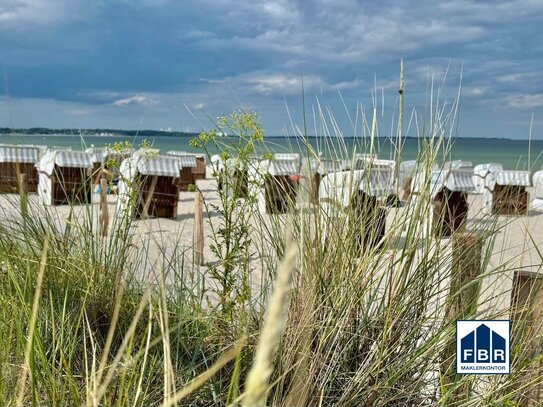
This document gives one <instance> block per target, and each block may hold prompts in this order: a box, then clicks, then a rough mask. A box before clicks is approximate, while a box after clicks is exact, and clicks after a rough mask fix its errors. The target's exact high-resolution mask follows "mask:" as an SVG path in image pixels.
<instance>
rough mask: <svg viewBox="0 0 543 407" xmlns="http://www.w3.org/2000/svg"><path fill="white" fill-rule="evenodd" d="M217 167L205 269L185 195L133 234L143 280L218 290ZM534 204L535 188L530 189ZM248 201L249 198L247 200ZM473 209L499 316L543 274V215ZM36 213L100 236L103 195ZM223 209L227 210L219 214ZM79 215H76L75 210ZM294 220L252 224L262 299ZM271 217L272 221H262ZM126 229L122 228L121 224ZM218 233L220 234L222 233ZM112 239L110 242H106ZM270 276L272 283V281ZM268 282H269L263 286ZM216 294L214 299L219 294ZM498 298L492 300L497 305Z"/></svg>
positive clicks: (393, 218)
mask: <svg viewBox="0 0 543 407" xmlns="http://www.w3.org/2000/svg"><path fill="white" fill-rule="evenodd" d="M211 173H212V171H211V168H210V167H208V168H207V174H208V178H207V179H203V180H198V181H197V182H196V185H197V187H198V190H199V191H200V192H201V194H202V197H203V201H204V206H203V219H204V221H203V225H204V227H203V234H204V239H205V243H204V252H203V256H204V264H203V265H197V264H194V259H195V257H194V249H195V234H194V231H195V229H194V225H195V222H194V219H195V195H196V192H188V191H182V192H180V194H179V198H178V207H177V216H176V218H175V219H166V218H150V219H146V220H141V219H140V220H134V221H133V222H132V226H131V229H130V236H131V238H132V244H133V245H134V247H135V250H134V251H133V254H134V255H135V258H134V259H133V261H135V262H138V270H139V272H138V274H139V275H138V277H139V279H140V281H141V282H143V283H151V284H156V285H158V284H160V283H161V281H162V279H165V282H166V284H174V283H175V280H176V279H179V278H183V279H186V281H185V283H186V284H205V286H207V288H208V289H210V290H209V291H210V292H212V291H213V290H214V289H215V288H216V284H217V282H216V281H214V279H213V278H212V277H211V276H210V275H209V273H208V272H207V271H208V268H209V266H212V265H216V264H217V263H218V258H217V256H216V255H215V254H214V252H213V250H212V248H211V246H212V245H213V244H214V241H213V238H212V235H214V233H216V229H217V228H218V227H219V226H220V225H221V223H222V222H223V221H224V220H223V218H222V217H221V214H220V209H221V208H220V202H221V201H220V199H219V193H218V190H217V182H216V180H215V179H214V178H212V177H210V176H209V174H211ZM528 191H529V194H530V195H529V196H530V199H531V196H532V188H529V189H528ZM241 199H243V198H241ZM107 200H108V209H109V228H108V234H109V236H110V238H111V236H112V235H114V234H115V233H116V230H115V229H114V227H115V226H116V223H115V222H116V221H115V219H116V216H119V212H118V210H117V205H116V204H117V196H116V195H114V194H109V195H108V196H107ZM468 203H469V212H468V220H467V225H466V232H468V233H475V234H478V235H486V234H488V232H489V231H492V233H491V234H490V235H487V236H486V238H485V244H491V245H492V247H493V248H492V249H491V256H490V259H489V261H488V263H487V264H486V266H485V267H486V270H483V273H486V272H488V271H490V270H494V269H496V270H498V269H500V270H503V273H501V274H500V275H498V276H496V275H492V276H489V277H488V278H487V280H486V282H485V286H486V288H485V289H484V290H483V291H482V297H481V298H482V300H481V304H483V308H488V309H489V310H490V311H492V312H496V311H498V310H506V309H507V307H509V305H510V300H511V285H512V281H513V274H514V272H515V271H523V272H534V273H540V272H541V271H542V270H541V269H542V267H543V266H542V264H543V261H542V259H541V257H540V255H541V253H540V252H539V251H538V250H541V245H542V244H543V243H542V242H543V212H541V211H537V210H531V209H530V210H529V211H528V214H527V215H526V216H512V215H501V216H498V217H492V218H491V217H489V216H488V214H486V213H485V212H484V209H483V206H484V198H483V195H482V194H472V193H470V194H469V198H468ZM0 207H1V208H2V209H1V212H0V222H1V223H2V224H4V225H9V224H10V222H20V221H21V219H20V200H19V196H18V195H17V194H2V195H0ZM28 207H29V215H30V216H31V217H34V218H42V219H44V220H45V219H53V220H54V223H55V224H56V225H57V227H58V231H59V232H60V233H62V231H63V230H65V228H66V226H67V224H68V223H69V224H71V225H72V226H73V225H75V224H78V225H79V226H80V227H81V228H82V230H88V229H89V227H90V226H89V225H91V224H92V230H94V233H95V234H96V235H98V234H99V225H98V224H99V212H100V209H99V208H100V201H99V194H98V193H95V194H93V203H92V204H91V205H88V206H82V205H75V206H69V205H58V206H49V207H45V206H43V205H42V204H41V203H40V202H39V200H38V196H37V194H29V196H28ZM216 209H219V211H217V210H216ZM408 210H409V205H408V204H406V203H404V205H403V206H402V207H399V208H394V207H390V208H388V209H387V215H386V230H387V234H389V235H396V237H397V239H398V241H401V239H402V238H403V237H404V235H405V233H406V230H405V229H402V228H398V224H405V223H406V222H408V221H407V220H406V219H407V218H408V215H409V214H408V212H407V211H408ZM72 211H73V212H72ZM287 217H288V215H286V214H266V215H263V216H262V217H261V216H258V217H253V218H252V219H251V232H250V233H251V248H250V253H251V255H250V256H249V257H248V258H247V259H246V261H247V262H248V266H249V269H250V275H251V285H252V289H253V292H254V294H255V295H258V293H259V291H260V290H261V289H262V286H263V285H264V286H266V287H268V286H269V284H270V283H271V282H272V280H273V277H274V272H275V266H276V262H277V258H276V257H275V255H274V254H273V253H274V248H273V247H272V245H271V243H270V241H269V239H270V238H271V236H265V235H266V232H265V230H270V229H271V228H272V224H274V225H277V224H278V225H283V226H284V225H285V224H286V222H287ZM262 219H264V224H262V223H261V222H262ZM117 226H118V225H117ZM214 231H215V232H214ZM106 239H107V238H106ZM425 239H430V240H432V242H433V244H436V245H439V246H440V247H443V248H444V250H446V251H447V250H448V251H450V245H451V241H452V238H442V239H437V238H435V237H432V236H428V237H426V238H425ZM385 250H386V251H387V252H390V253H391V254H392V255H394V254H395V253H398V251H399V250H401V247H391V248H388V249H385ZM266 279H270V280H266ZM263 280H266V281H265V284H263ZM212 297H213V296H212ZM489 301H490V302H489Z"/></svg>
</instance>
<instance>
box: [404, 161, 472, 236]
mask: <svg viewBox="0 0 543 407" xmlns="http://www.w3.org/2000/svg"><path fill="white" fill-rule="evenodd" d="M474 190H475V184H474V183H473V168H471V169H469V168H467V169H451V168H450V167H449V169H442V170H437V171H433V172H432V173H431V177H430V179H428V178H426V177H425V176H423V175H421V176H417V177H416V178H415V182H414V183H413V194H414V195H415V196H416V197H417V199H423V198H426V197H428V198H429V199H430V203H431V204H432V207H433V210H432V213H431V214H430V216H429V219H427V222H429V225H425V226H424V228H425V231H427V230H428V229H430V230H432V231H433V232H434V234H435V236H437V237H447V236H450V235H451V234H452V233H454V232H456V231H458V230H460V229H461V228H462V227H463V226H464V224H465V222H466V220H467V216H468V208H469V206H468V196H467V195H468V193H470V192H473V191H474ZM415 204H416V203H414V205H415ZM428 226H429V228H428Z"/></svg>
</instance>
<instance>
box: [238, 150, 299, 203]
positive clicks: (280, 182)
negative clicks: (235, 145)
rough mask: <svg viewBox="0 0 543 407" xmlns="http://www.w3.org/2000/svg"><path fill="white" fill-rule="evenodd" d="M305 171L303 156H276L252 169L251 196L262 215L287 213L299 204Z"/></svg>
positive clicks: (251, 167) (253, 165) (249, 170)
mask: <svg viewBox="0 0 543 407" xmlns="http://www.w3.org/2000/svg"><path fill="white" fill-rule="evenodd" d="M300 169H301V157H300V154H274V155H273V156H272V158H271V159H269V160H260V161H258V160H252V161H250V162H249V165H248V178H249V193H250V194H251V195H252V196H254V197H255V198H256V200H257V205H258V210H259V211H260V213H263V214H264V213H286V212H287V211H288V208H289V207H290V206H291V204H293V203H295V201H296V191H297V184H298V178H299V175H300Z"/></svg>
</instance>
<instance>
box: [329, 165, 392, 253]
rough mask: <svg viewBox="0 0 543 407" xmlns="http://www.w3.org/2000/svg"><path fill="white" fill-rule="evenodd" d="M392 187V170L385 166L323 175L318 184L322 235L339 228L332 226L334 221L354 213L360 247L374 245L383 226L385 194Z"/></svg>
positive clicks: (384, 219)
mask: <svg viewBox="0 0 543 407" xmlns="http://www.w3.org/2000/svg"><path fill="white" fill-rule="evenodd" d="M394 188H395V181H394V171H393V170H392V169H391V168H390V167H388V166H384V167H372V168H367V169H365V170H354V171H341V172H334V173H330V174H328V175H326V176H324V177H323V179H322V181H321V186H320V188H319V203H320V206H319V207H320V210H321V213H322V216H323V225H324V228H325V230H324V233H325V235H326V236H329V235H330V234H332V233H336V232H338V231H335V230H334V229H335V228H336V227H337V223H336V222H338V221H341V219H344V220H348V218H349V216H351V217H352V216H354V218H353V220H354V221H355V222H358V224H359V226H360V235H359V236H358V242H359V244H360V245H361V246H360V247H374V246H375V245H377V244H378V243H379V241H380V240H381V239H382V237H383V236H384V234H385V230H386V224H385V221H386V209H385V207H384V206H385V204H386V198H387V197H388V196H390V194H391V193H393V191H394ZM339 233H341V231H339Z"/></svg>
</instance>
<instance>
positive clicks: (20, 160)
mask: <svg viewBox="0 0 543 407" xmlns="http://www.w3.org/2000/svg"><path fill="white" fill-rule="evenodd" d="M39 156H40V149H39V148H37V147H31V146H15V145H13V146H10V145H2V146H0V192H7V193H10V192H17V191H19V187H20V183H21V182H22V178H21V175H22V174H26V185H25V187H26V192H36V191H37V188H38V171H37V169H36V163H37V162H38V160H39Z"/></svg>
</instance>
